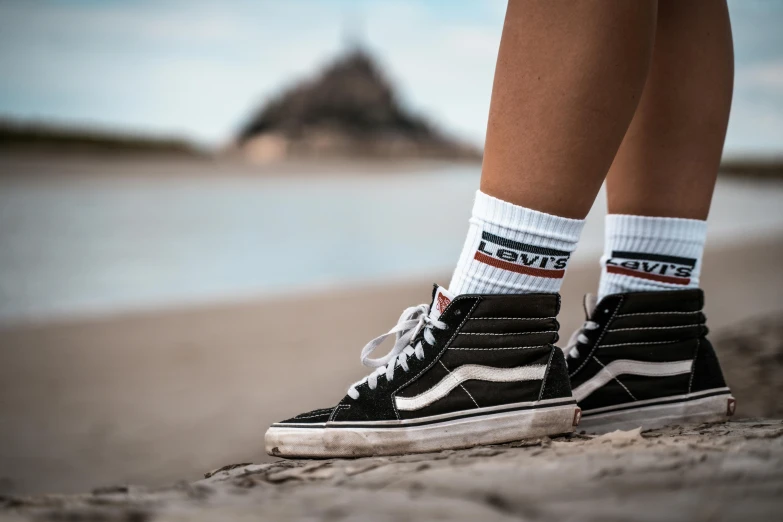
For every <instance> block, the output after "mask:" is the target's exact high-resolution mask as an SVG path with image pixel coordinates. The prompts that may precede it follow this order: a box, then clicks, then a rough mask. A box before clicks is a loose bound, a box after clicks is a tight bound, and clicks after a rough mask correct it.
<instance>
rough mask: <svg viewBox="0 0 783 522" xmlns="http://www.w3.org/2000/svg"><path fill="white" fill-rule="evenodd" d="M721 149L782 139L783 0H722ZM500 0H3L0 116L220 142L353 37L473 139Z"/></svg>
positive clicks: (767, 151) (757, 148)
mask: <svg viewBox="0 0 783 522" xmlns="http://www.w3.org/2000/svg"><path fill="white" fill-rule="evenodd" d="M729 6H730V11H731V15H732V23H733V28H734V40H735V57H736V79H735V95H734V104H733V108H732V116H731V121H730V124H729V132H728V136H727V141H726V153H727V155H750V154H764V155H783V31H781V29H780V28H781V27H783V1H781V0H730V2H729ZM504 11H505V1H504V0H483V1H478V0H451V1H446V0H222V1H217V0H214V1H204V0H187V1H183V0H136V1H131V0H125V1H123V0H37V1H30V0H0V117H10V118H13V119H16V120H20V121H32V122H41V121H44V122H51V123H56V124H62V125H79V126H88V127H91V128H99V129H107V130H112V131H120V132H129V133H140V134H149V135H160V136H170V135H176V136H181V137H185V138H187V139H190V140H193V141H195V142H197V143H199V144H202V145H205V146H219V145H221V144H224V143H226V142H227V141H229V140H230V139H231V137H232V136H233V135H234V133H235V132H236V131H237V129H238V128H239V127H240V126H241V125H242V123H243V122H244V121H246V120H247V119H248V118H249V117H250V115H251V114H252V113H253V112H254V111H255V110H257V109H258V107H259V106H261V105H262V104H263V103H264V101H265V100H268V99H269V98H270V97H271V96H273V95H274V94H276V93H278V92H279V91H280V90H281V89H283V88H285V87H286V86H288V85H291V84H292V83H293V82H295V81H296V80H298V79H302V78H307V77H308V76H311V75H313V74H314V73H315V72H316V71H317V70H318V69H319V68H321V67H323V66H324V64H326V63H328V62H329V61H330V60H332V59H334V57H335V56H337V55H338V54H339V53H341V52H343V51H345V50H346V49H347V48H348V47H349V46H350V45H352V44H353V43H356V42H360V43H361V44H362V45H363V46H365V47H367V48H369V50H370V51H371V52H372V53H373V54H374V55H375V56H376V57H377V59H378V60H379V61H380V62H381V64H382V65H383V66H384V68H385V70H386V73H387V76H389V78H390V79H391V80H392V81H393V82H394V84H395V85H396V86H397V87H398V89H399V93H400V97H401V98H402V100H403V102H404V103H405V104H406V105H407V106H408V107H409V108H411V109H413V110H415V111H417V112H420V113H422V114H423V115H425V116H426V117H427V118H428V119H430V120H432V121H434V122H436V123H437V124H438V125H439V126H440V127H441V128H442V129H444V130H446V131H447V132H449V133H451V134H452V135H454V136H456V137H458V138H460V139H463V140H467V141H470V142H473V143H476V144H478V145H480V144H481V143H483V140H484V132H485V129H486V121H487V114H488V109H489V97H490V91H491V88H492V75H493V72H494V67H495V57H496V54H497V48H498V44H499V41H500V32H501V29H502V24H503V14H504Z"/></svg>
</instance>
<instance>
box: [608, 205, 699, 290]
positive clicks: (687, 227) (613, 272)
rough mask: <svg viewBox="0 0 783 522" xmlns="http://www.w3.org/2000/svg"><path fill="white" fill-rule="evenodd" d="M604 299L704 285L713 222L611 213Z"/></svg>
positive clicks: (609, 216)
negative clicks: (704, 263)
mask: <svg viewBox="0 0 783 522" xmlns="http://www.w3.org/2000/svg"><path fill="white" fill-rule="evenodd" d="M605 234H606V241H605V243H604V255H603V256H602V257H601V266H602V269H601V283H600V285H599V288H598V299H599V301H600V300H601V299H603V298H604V297H606V296H607V295H610V294H622V293H625V292H649V291H653V290H682V289H685V288H698V286H699V272H701V258H702V254H703V253H704V241H705V239H706V238H707V222H706V221H701V220H698V219H682V218H663V217H646V216H628V215H624V214H609V215H607V216H606V228H605Z"/></svg>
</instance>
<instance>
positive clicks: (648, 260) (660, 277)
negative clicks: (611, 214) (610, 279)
mask: <svg viewBox="0 0 783 522" xmlns="http://www.w3.org/2000/svg"><path fill="white" fill-rule="evenodd" d="M695 266H696V260H695V259H692V258H690V257H678V256H664V255H661V254H645V253H642V252H622V251H619V250H613V251H612V257H610V258H609V259H607V260H606V271H607V272H609V273H610V274H621V275H627V276H632V277H639V278H642V279H649V280H651V281H659V282H661V283H672V284H675V285H687V284H689V283H690V282H691V274H692V273H693V269H694V267H695Z"/></svg>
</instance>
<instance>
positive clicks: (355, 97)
mask: <svg viewBox="0 0 783 522" xmlns="http://www.w3.org/2000/svg"><path fill="white" fill-rule="evenodd" d="M235 147H236V150H238V151H240V152H241V154H242V155H244V156H245V157H246V158H247V159H249V160H250V161H253V162H271V161H281V160H286V159H292V158H297V159H298V158H324V157H340V158H356V157H359V158H439V159H456V160H471V159H476V160H477V159H480V158H481V151H480V150H479V149H477V148H475V147H473V146H470V145H468V144H465V143H460V142H458V141H457V140H454V139H452V138H450V137H448V136H446V135H445V134H443V133H442V132H440V131H439V130H438V129H436V128H435V127H434V126H433V125H432V124H431V123H430V122H428V121H427V120H426V119H424V118H423V117H421V116H419V115H416V114H413V113H412V112H410V111H408V110H406V109H405V108H404V107H403V106H402V105H401V104H400V102H399V99H398V96H397V94H396V93H395V91H394V88H393V87H392V85H391V84H390V83H389V81H388V80H387V79H386V78H385V76H384V74H383V72H382V71H381V68H380V67H379V66H378V64H377V63H376V62H375V61H374V60H373V58H372V57H371V56H370V55H369V54H368V53H367V52H365V51H363V50H361V49H355V50H352V51H349V52H348V53H346V54H345V55H344V56H342V57H339V58H338V59H337V60H335V61H334V62H333V63H332V64H330V65H329V66H327V67H326V68H325V69H324V70H323V71H321V72H320V73H319V74H318V75H316V76H315V77H314V78H312V79H310V80H305V81H302V82H300V83H297V84H295V85H293V86H292V87H290V88H288V89H286V90H284V91H283V92H282V93H280V94H279V95H278V96H276V97H275V98H273V99H272V100H270V101H269V102H268V103H267V104H266V105H265V106H263V107H262V108H261V109H260V110H259V111H258V112H257V113H256V114H255V115H254V116H253V117H252V118H251V119H250V120H249V121H248V122H247V124H246V125H245V126H244V127H243V128H242V130H241V131H240V133H239V136H238V138H237V142H236V144H235Z"/></svg>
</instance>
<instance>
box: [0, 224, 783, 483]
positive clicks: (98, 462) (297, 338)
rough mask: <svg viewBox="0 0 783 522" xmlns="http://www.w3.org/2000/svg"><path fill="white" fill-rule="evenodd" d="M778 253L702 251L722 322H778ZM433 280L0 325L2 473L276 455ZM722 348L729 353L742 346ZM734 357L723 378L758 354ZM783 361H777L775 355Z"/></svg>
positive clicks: (742, 405)
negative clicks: (270, 446) (270, 432)
mask: <svg viewBox="0 0 783 522" xmlns="http://www.w3.org/2000/svg"><path fill="white" fill-rule="evenodd" d="M748 251H755V252H763V253H764V255H759V256H750V257H749V256H748V255H747V252H748ZM781 256H783V237H779V238H777V239H775V240H774V241H769V240H765V241H763V242H757V243H753V242H751V243H745V244H743V245H739V246H738V247H737V248H732V249H718V250H710V251H708V253H707V255H706V257H705V265H704V272H703V276H704V277H703V287H704V289H705V291H706V293H707V295H708V300H707V309H706V313H707V316H708V323H707V324H708V325H709V326H710V328H711V330H712V331H713V332H718V333H720V331H721V330H725V329H730V328H732V327H737V326H739V327H741V326H742V324H743V322H744V321H746V320H747V319H751V318H758V317H770V318H772V319H773V320H774V323H775V324H780V319H781V318H783V301H782V300H781V288H783V276H782V275H781V274H780V271H779V260H780V259H781ZM597 274H598V271H597V269H596V268H595V266H593V265H591V264H590V265H577V266H574V267H573V268H571V269H569V274H568V278H567V282H566V284H565V286H564V288H563V312H562V314H561V319H560V320H561V324H562V328H561V338H562V337H566V338H567V336H568V335H569V334H570V332H571V330H572V329H573V328H576V327H577V326H579V325H580V323H581V321H582V320H583V313H582V311H581V295H582V294H583V293H584V292H589V291H593V290H594V289H595V288H596V284H597ZM447 276H448V274H441V275H440V276H439V277H436V278H433V279H435V280H437V281H441V282H442V281H446V279H447ZM432 282H433V281H432V280H421V281H418V282H410V283H405V284H394V285H384V284H382V283H378V284H374V285H369V286H365V287H362V288H355V289H345V290H341V291H329V292H313V293H312V294H309V295H308V294H304V295H302V294H298V295H293V296H289V297H285V298H277V299H274V300H269V301H249V302H237V303H234V304H224V305H220V306H197V307H192V308H183V309H180V310H168V311H154V312H147V313H133V314H126V315H118V316H115V317H104V318H100V319H93V320H79V321H64V322H62V323H60V324H49V325H38V326H26V327H18V328H5V329H3V330H0V347H2V352H1V353H2V364H0V426H2V430H0V470H2V474H3V476H2V477H1V478H0V486H1V487H2V488H3V489H4V490H5V492H6V493H12V492H18V493H21V492H25V493H34V492H45V491H46V492H76V491H85V490H89V489H91V488H94V487H98V486H105V485H113V484H126V483H131V484H145V485H161V484H166V483H169V482H173V481H176V480H180V479H194V478H197V477H198V476H200V475H201V474H202V473H204V472H205V471H207V470H209V469H213V468H216V467H219V466H222V465H224V464H226V463H229V462H256V463H258V462H268V461H269V460H271V459H270V458H269V457H267V456H266V455H265V453H264V451H263V434H264V431H265V430H266V428H267V427H268V426H269V424H270V423H272V422H274V421H276V420H280V419H282V418H286V417H288V416H290V415H292V414H295V413H298V412H301V411H306V410H308V409H314V408H317V407H323V406H328V405H331V404H333V403H336V402H337V401H339V399H340V398H341V397H342V396H343V394H344V393H345V391H346V389H347V387H348V385H349V384H350V383H352V382H354V381H355V380H357V379H359V378H361V377H362V376H363V375H364V374H365V373H366V372H367V371H368V370H367V369H366V368H363V367H362V366H361V365H360V364H359V360H358V359H359V351H360V350H361V347H362V346H363V345H364V344H365V343H366V342H367V340H368V339H372V338H373V337H375V336H376V335H378V334H379V333H382V332H385V331H386V330H387V329H389V328H390V327H391V326H393V324H394V323H395V321H396V319H397V316H398V315H399V313H400V311H401V310H402V309H403V308H405V307H406V306H409V305H411V304H415V303H419V302H427V301H428V300H429V294H430V291H431V284H432ZM562 342H565V339H561V344H562ZM777 343H778V344H777V345H776V346H780V339H778V341H777ZM721 347H722V346H721V345H720V344H718V347H717V349H718V353H719V355H720V356H721V357H732V356H733V355H732V354H724V353H722V352H721ZM751 353H752V350H751ZM772 360H773V361H774V360H775V359H774V358H773V359H772ZM733 361H734V362H735V364H732V365H731V366H727V367H726V368H725V370H726V373H727V379H728V380H729V384H730V385H731V384H732V378H733V377H735V376H736V377H738V378H746V377H747V374H748V373H750V374H753V372H756V371H757V370H758V368H757V365H758V364H760V361H757V360H755V359H753V358H752V357H744V358H739V360H736V359H733ZM777 364H778V367H777V371H780V369H782V368H781V363H780V354H779V353H778V356H777ZM767 371H768V372H770V374H771V375H772V376H774V371H776V370H775V369H770V368H767ZM778 375H779V373H778ZM773 378H774V377H773ZM743 390H744V392H745V393H743V394H740V393H737V398H738V403H739V406H738V414H739V415H762V414H766V415H772V412H769V411H764V409H765V407H764V402H765V400H762V399H766V396H765V397H761V396H758V394H763V393H765V390H764V388H763V386H755V387H750V389H749V388H748V387H744V388H743ZM766 402H769V401H766ZM766 409H767V410H768V409H769V407H767V408H766ZM780 414H783V412H781V411H778V415H780Z"/></svg>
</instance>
